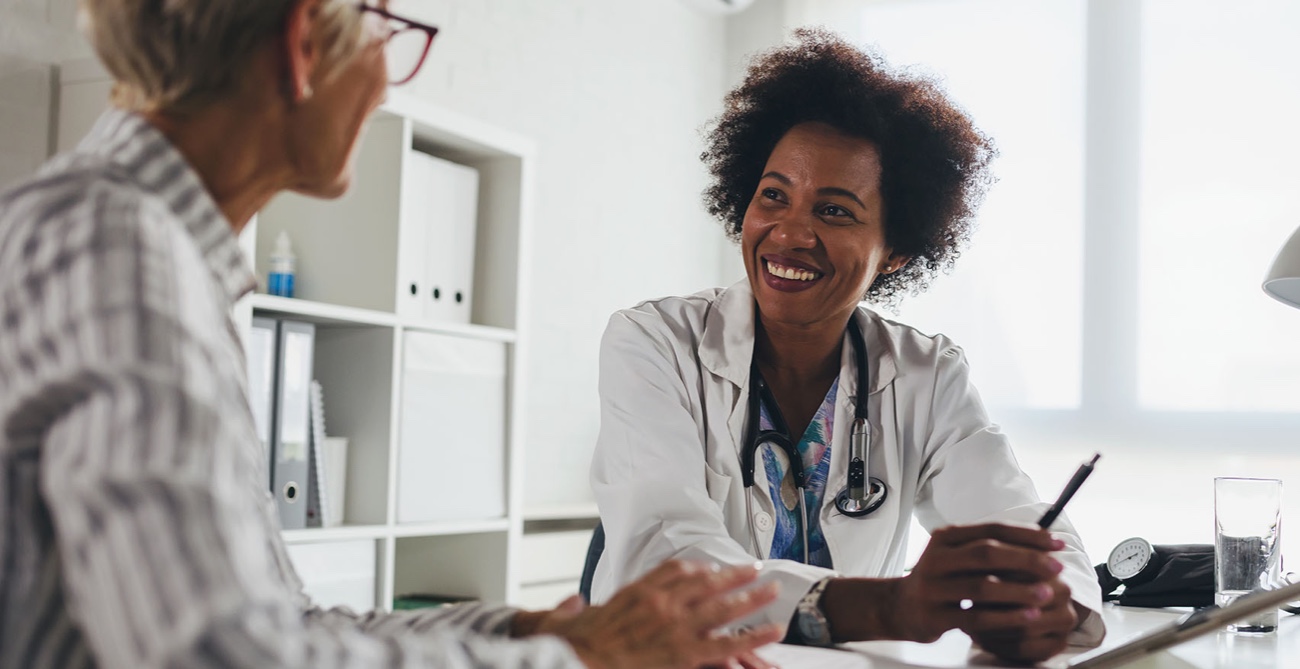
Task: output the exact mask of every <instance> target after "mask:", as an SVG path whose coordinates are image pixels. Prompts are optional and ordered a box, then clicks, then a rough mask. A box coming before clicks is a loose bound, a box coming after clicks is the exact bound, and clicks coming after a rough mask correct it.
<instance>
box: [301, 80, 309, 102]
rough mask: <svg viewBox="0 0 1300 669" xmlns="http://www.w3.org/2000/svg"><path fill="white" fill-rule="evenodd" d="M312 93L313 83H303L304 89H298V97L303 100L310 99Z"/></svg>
mask: <svg viewBox="0 0 1300 669" xmlns="http://www.w3.org/2000/svg"><path fill="white" fill-rule="evenodd" d="M311 94H312V90H311V84H303V85H302V90H300V91H298V97H299V98H301V99H302V101H303V102H306V101H307V100H310V99H311Z"/></svg>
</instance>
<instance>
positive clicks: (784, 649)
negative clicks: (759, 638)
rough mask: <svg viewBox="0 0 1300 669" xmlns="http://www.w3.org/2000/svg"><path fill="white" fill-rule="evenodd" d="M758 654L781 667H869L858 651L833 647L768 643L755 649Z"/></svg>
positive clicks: (829, 668)
mask: <svg viewBox="0 0 1300 669" xmlns="http://www.w3.org/2000/svg"><path fill="white" fill-rule="evenodd" d="M755 652H756V653H758V656H759V657H761V658H763V659H764V660H767V661H768V662H771V663H772V664H775V665H776V666H778V667H781V668H782V669H798V668H799V667H808V668H809V669H812V668H813V667H816V669H871V660H868V659H867V658H865V657H863V656H862V655H860V654H858V653H854V652H852V651H847V650H837V649H835V648H814V647H812V646H792V645H789V644H784V643H770V644H768V645H766V646H763V647H762V648H759V649H758V650H757V651H755Z"/></svg>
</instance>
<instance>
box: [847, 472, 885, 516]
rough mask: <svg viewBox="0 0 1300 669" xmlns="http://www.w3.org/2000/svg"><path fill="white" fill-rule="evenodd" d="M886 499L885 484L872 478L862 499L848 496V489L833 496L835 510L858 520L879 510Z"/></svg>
mask: <svg viewBox="0 0 1300 669" xmlns="http://www.w3.org/2000/svg"><path fill="white" fill-rule="evenodd" d="M886 497H889V489H888V488H886V487H885V482H884V481H881V480H880V479H878V478H876V477H874V476H872V477H871V479H870V484H869V485H868V486H867V489H866V495H863V496H862V499H857V498H856V497H855V496H854V495H850V494H849V489H848V488H845V489H844V490H841V491H840V494H838V495H836V496H835V508H836V509H839V512H840V513H842V514H844V515H846V516H849V517H851V518H859V517H862V516H865V515H867V514H869V513H871V512H872V511H875V510H876V509H879V508H880V505H881V504H884V503H885V498H886Z"/></svg>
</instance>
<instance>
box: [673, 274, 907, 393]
mask: <svg viewBox="0 0 1300 669" xmlns="http://www.w3.org/2000/svg"><path fill="white" fill-rule="evenodd" d="M853 317H854V318H856V319H857V320H858V325H859V326H860V327H861V328H862V338H863V341H864V342H865V343H866V345H867V366H868V367H869V368H870V370H871V394H875V393H877V392H880V390H881V389H882V388H884V387H886V386H888V385H889V384H890V383H891V382H892V381H893V380H894V377H895V376H896V375H897V366H896V365H895V363H894V360H895V359H896V357H897V354H898V345H897V342H895V341H893V340H891V339H890V337H889V336H888V333H887V332H886V329H885V325H884V322H883V321H882V319H881V318H880V316H878V315H877V314H876V313H875V312H873V311H871V310H870V309H867V308H865V307H858V310H857V311H856V312H855V313H854V314H853ZM852 347H853V344H852V342H850V341H849V335H848V333H847V332H845V333H844V353H843V360H844V363H843V364H842V366H841V369H845V370H850V369H853V349H852ZM699 355H700V362H701V363H703V365H704V367H705V368H706V369H708V370H709V371H711V372H713V373H714V374H717V375H718V376H720V377H722V378H724V379H727V380H729V381H731V382H732V383H734V384H735V385H736V386H737V387H738V388H741V389H742V390H747V389H748V388H749V363H750V360H751V359H752V358H753V356H754V292H753V290H752V289H751V288H750V286H749V280H748V279H742V280H741V281H740V282H738V283H735V284H733V285H732V286H731V287H729V288H726V289H724V290H723V291H722V292H721V293H719V294H718V296H717V298H715V299H714V301H713V304H712V305H711V306H710V308H709V313H708V316H707V318H706V319H705V323H704V336H703V337H701V339H700V351H699ZM857 383H858V381H857V374H856V373H854V374H846V375H843V377H842V378H841V379H840V392H841V393H842V394H843V395H844V396H852V395H854V394H856V393H857Z"/></svg>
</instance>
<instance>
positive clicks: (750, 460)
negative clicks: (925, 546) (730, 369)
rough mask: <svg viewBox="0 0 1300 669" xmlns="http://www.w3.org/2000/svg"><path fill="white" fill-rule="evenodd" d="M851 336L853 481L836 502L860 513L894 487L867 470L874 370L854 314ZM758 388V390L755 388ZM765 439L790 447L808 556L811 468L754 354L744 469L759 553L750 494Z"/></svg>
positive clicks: (842, 508) (756, 549) (854, 513)
mask: <svg viewBox="0 0 1300 669" xmlns="http://www.w3.org/2000/svg"><path fill="white" fill-rule="evenodd" d="M849 340H850V341H851V342H852V343H853V356H854V360H855V362H856V364H857V367H858V394H857V397H855V398H854V402H853V431H852V433H851V434H850V437H849V473H848V484H847V485H846V486H845V487H844V489H843V490H841V491H840V493H839V494H838V495H836V496H835V508H836V509H838V510H839V512H840V513H842V514H844V515H846V516H850V517H853V518H860V517H862V516H865V515H867V514H869V513H871V512H872V511H875V510H876V509H879V508H880V505H881V504H884V503H885V497H887V496H888V495H889V490H888V489H887V488H886V487H885V482H884V481H881V480H880V479H878V478H876V477H874V476H871V477H868V476H867V451H869V450H870V449H871V423H870V422H869V421H868V420H867V397H868V395H869V394H870V390H871V386H870V381H871V373H870V371H868V370H867V345H866V342H865V341H863V339H862V329H861V328H860V327H858V322H857V320H856V319H854V318H849ZM755 389H757V390H758V392H754V390H755ZM761 402H766V403H767V406H768V408H769V417H770V418H771V420H772V429H771V430H760V429H759V415H760V403H761ZM763 444H771V445H773V446H776V447H777V448H779V449H781V452H783V453H785V458H786V460H787V461H789V463H790V464H789V467H790V470H789V474H790V476H791V477H792V478H793V479H794V486H795V489H796V490H797V492H798V495H799V520H800V528H801V529H802V530H803V561H804V563H805V564H806V563H807V562H808V509H807V507H806V505H805V503H804V486H805V485H806V484H807V474H806V473H805V472H804V468H803V458H802V457H800V455H799V449H798V448H797V447H796V445H797V442H795V441H793V440H792V439H791V438H790V428H789V427H788V426H787V425H786V422H785V417H784V416H782V415H781V408H780V407H779V406H777V404H776V398H775V397H773V395H772V391H771V390H770V389H769V388H768V387H767V384H766V383H765V382H764V381H763V376H762V375H761V374H759V372H758V362H757V361H756V360H754V359H752V358H751V359H750V363H749V420H748V421H747V424H746V426H745V447H744V448H743V449H742V450H741V452H740V467H741V474H742V476H743V478H744V482H745V488H746V490H745V513H746V514H747V515H748V516H749V537H750V539H751V540H752V541H753V543H754V555H762V554H763V553H762V551H760V550H759V547H758V533H757V532H755V531H754V509H753V503H752V502H751V500H750V497H751V495H750V494H749V490H748V489H749V488H752V487H753V486H754V466H755V461H756V460H757V459H758V458H757V455H756V454H757V453H758V449H759V447H760V446H762V445H763Z"/></svg>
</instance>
